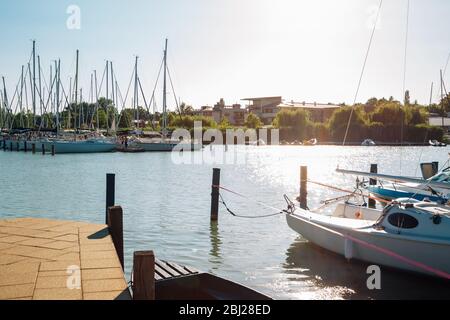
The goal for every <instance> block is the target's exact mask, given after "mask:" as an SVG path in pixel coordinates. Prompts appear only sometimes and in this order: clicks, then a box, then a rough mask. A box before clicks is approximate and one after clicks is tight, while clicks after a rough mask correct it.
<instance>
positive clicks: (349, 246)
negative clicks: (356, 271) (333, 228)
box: [344, 239, 353, 260]
mask: <svg viewBox="0 0 450 320" xmlns="http://www.w3.org/2000/svg"><path fill="white" fill-rule="evenodd" d="M344 256H345V258H346V259H347V260H350V259H351V258H353V241H352V240H350V239H345V241H344Z"/></svg>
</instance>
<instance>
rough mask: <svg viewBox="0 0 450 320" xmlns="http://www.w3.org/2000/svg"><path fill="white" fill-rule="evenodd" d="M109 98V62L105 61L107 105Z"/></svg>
mask: <svg viewBox="0 0 450 320" xmlns="http://www.w3.org/2000/svg"><path fill="white" fill-rule="evenodd" d="M108 97H109V61H108V60H106V101H107V103H108Z"/></svg>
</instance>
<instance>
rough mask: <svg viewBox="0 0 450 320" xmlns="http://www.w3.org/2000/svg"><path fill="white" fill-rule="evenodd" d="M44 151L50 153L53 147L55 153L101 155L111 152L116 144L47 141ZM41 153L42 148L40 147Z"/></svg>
mask: <svg viewBox="0 0 450 320" xmlns="http://www.w3.org/2000/svg"><path fill="white" fill-rule="evenodd" d="M43 144H44V146H45V150H46V151H51V149H52V146H55V153H57V154H61V153H63V154H64V153H102V152H113V151H115V150H116V144H115V143H111V142H103V141H89V140H86V141H48V142H43ZM41 151H42V147H41Z"/></svg>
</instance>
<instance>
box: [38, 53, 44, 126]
mask: <svg viewBox="0 0 450 320" xmlns="http://www.w3.org/2000/svg"><path fill="white" fill-rule="evenodd" d="M37 58H38V80H39V110H40V112H41V122H42V119H43V118H42V117H43V110H42V99H43V95H42V81H41V56H38V57H37Z"/></svg>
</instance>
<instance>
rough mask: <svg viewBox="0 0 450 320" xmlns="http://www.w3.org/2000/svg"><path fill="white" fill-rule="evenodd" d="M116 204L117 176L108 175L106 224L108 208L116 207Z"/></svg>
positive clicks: (106, 221)
mask: <svg viewBox="0 0 450 320" xmlns="http://www.w3.org/2000/svg"><path fill="white" fill-rule="evenodd" d="M115 202H116V175H115V174H114V173H107V174H106V217H105V223H106V224H108V208H109V207H114V204H115Z"/></svg>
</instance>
